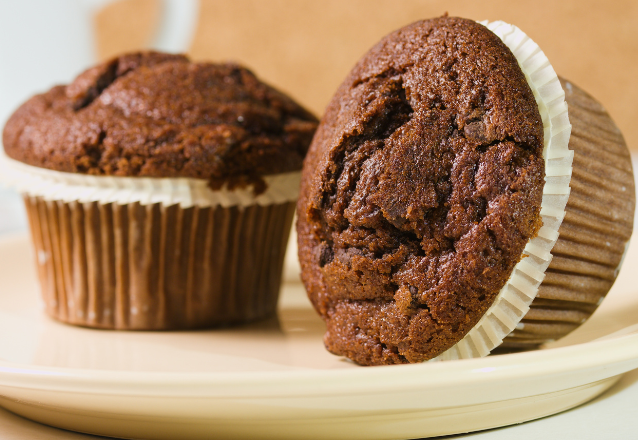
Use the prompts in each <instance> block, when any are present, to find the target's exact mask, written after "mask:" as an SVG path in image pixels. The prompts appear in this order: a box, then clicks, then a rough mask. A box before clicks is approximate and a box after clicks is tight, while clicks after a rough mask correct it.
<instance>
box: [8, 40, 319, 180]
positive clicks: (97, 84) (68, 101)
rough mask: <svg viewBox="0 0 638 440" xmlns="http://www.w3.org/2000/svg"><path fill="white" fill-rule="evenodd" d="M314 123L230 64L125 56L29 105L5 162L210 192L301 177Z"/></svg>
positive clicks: (13, 128)
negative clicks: (291, 174)
mask: <svg viewBox="0 0 638 440" xmlns="http://www.w3.org/2000/svg"><path fill="white" fill-rule="evenodd" d="M316 125H317V121H316V118H315V117H314V116H313V115H312V114H310V113H309V112H307V111H306V110H304V109H303V108H302V107H301V106H299V105H298V104H296V103H295V102H293V101H292V100H291V99H290V98H288V97H287V96H285V95H284V94H282V93H280V92H278V91H276V90H274V89H273V88H271V87H269V86H267V85H265V84H264V83H262V82H260V81H259V80H258V79H257V78H256V77H255V76H254V75H253V74H252V73H251V72H250V71H248V70H246V69H244V68H242V67H240V66H238V65H234V64H211V63H192V62H190V61H189V60H188V59H187V58H186V57H185V56H183V55H170V54H163V53H157V52H144V53H133V54H127V55H123V56H120V57H118V58H115V59H113V60H111V61H108V62H106V63H103V64H100V65H98V66H96V67H93V68H91V69H89V70H87V71H85V72H84V73H82V74H81V75H79V76H78V77H77V78H76V79H75V81H74V82H73V83H71V84H70V85H68V86H58V87H54V88H53V89H51V90H50V91H48V92H47V93H44V94H41V95H37V96H35V97H33V98H31V99H30V100H29V101H27V102H26V103H25V104H23V105H22V106H21V107H20V108H19V109H18V110H17V111H16V112H15V113H14V114H13V116H12V117H11V118H10V119H9V121H8V122H7V124H6V126H5V129H4V132H3V143H4V148H5V151H6V153H7V155H8V156H10V157H12V158H14V159H16V160H19V161H21V162H24V163H27V164H29V165H34V166H38V167H43V168H48V169H52V170H57V171H66V172H73V173H86V174H93V175H112V176H149V177H192V178H201V179H209V180H210V181H211V183H212V185H213V187H218V186H220V185H221V184H223V183H225V182H228V183H231V184H237V183H245V182H247V181H250V182H254V181H259V176H263V175H268V174H276V173H282V172H288V171H295V170H299V169H301V165H302V161H303V157H304V156H305V153H306V151H307V148H308V145H309V144H310V141H311V139H312V135H313V134H314V131H315V129H316Z"/></svg>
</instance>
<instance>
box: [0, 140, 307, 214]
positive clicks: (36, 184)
mask: <svg viewBox="0 0 638 440" xmlns="http://www.w3.org/2000/svg"><path fill="white" fill-rule="evenodd" d="M263 179H264V181H265V182H266V185H267V188H266V191H265V192H263V193H262V194H259V195H258V196H255V195H254V193H253V189H252V187H247V188H241V189H234V190H229V189H227V188H221V189H219V190H212V189H210V188H209V187H208V182H207V181H206V180H204V179H193V178H188V177H178V178H169V177H161V178H157V177H119V176H91V175H87V174H77V173H65V172H61V171H54V170H49V169H45V168H38V167H34V166H31V165H27V164H24V163H22V162H18V161H16V160H13V159H10V158H9V157H7V156H6V154H5V153H4V151H2V150H1V149H0V183H4V184H6V185H7V186H9V187H11V188H14V189H16V190H17V191H19V192H20V193H22V194H28V195H30V196H37V197H42V198H43V199H45V200H61V201H64V202H72V201H77V202H80V203H86V202H99V203H102V204H107V203H117V204H121V205H124V204H127V203H136V202H137V203H140V204H142V205H152V204H156V203H161V204H162V205H164V206H172V205H180V206H181V207H182V208H189V207H191V206H199V207H208V206H222V207H230V206H250V205H255V204H258V205H262V206H265V205H272V204H279V203H285V202H294V201H295V200H297V197H298V195H299V183H300V181H301V172H300V171H295V172H292V173H282V174H273V175H271V176H264V177H263Z"/></svg>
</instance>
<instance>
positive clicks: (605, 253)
mask: <svg viewBox="0 0 638 440" xmlns="http://www.w3.org/2000/svg"><path fill="white" fill-rule="evenodd" d="M561 85H562V86H563V89H564V90H565V100H566V102H567V105H568V107H569V119H570V122H571V124H572V133H571V137H570V139H569V148H570V149H571V150H574V162H573V174H572V179H571V184H570V186H571V193H570V196H569V201H568V203H567V207H566V215H565V219H564V220H563V223H562V225H561V227H560V230H559V234H560V235H559V238H558V241H557V242H556V245H555V246H554V249H553V250H552V254H553V255H554V257H553V259H552V262H551V264H550V265H549V268H548V269H547V272H546V276H545V279H544V280H543V282H542V284H541V285H540V288H539V290H538V296H537V297H536V298H535V299H534V301H533V302H532V304H531V307H530V310H529V312H528V313H527V314H526V315H525V317H524V318H523V320H522V321H521V323H520V324H519V326H518V328H517V329H516V330H514V331H513V332H512V333H510V334H509V335H508V336H507V337H506V338H505V340H504V342H503V344H502V346H501V347H499V348H500V349H501V350H503V349H504V350H507V349H532V348H536V347H538V346H539V345H540V344H542V343H545V342H549V341H552V340H555V339H558V338H561V337H563V336H565V335H566V334H567V333H569V332H571V331H572V330H574V329H575V328H577V327H578V326H579V325H580V324H581V323H583V322H584V321H585V320H586V319H587V318H589V316H591V314H592V313H593V312H594V311H595V310H596V308H597V307H598V305H599V304H600V302H601V301H602V300H603V298H604V297H605V295H607V292H609V289H610V288H611V286H612V285H613V284H614V281H615V280H616V276H617V275H618V271H619V269H620V267H619V265H620V264H621V260H622V257H623V255H624V252H625V249H626V245H627V243H628V241H629V238H630V237H631V233H632V229H633V222H634V210H635V206H636V195H635V187H634V177H633V170H632V165H631V156H630V154H629V151H628V149H627V145H626V144H625V140H624V139H623V136H622V133H621V132H620V130H619V129H618V127H616V124H614V122H613V120H612V119H611V118H610V117H609V115H608V114H607V112H606V111H605V109H604V108H603V107H602V106H601V105H600V104H599V103H598V102H597V101H596V100H594V99H593V98H592V97H591V96H589V95H588V94H587V93H585V92H584V91H583V90H581V89H580V88H578V87H576V86H575V85H573V84H571V83H569V82H568V81H566V80H564V79H561ZM521 324H522V325H521Z"/></svg>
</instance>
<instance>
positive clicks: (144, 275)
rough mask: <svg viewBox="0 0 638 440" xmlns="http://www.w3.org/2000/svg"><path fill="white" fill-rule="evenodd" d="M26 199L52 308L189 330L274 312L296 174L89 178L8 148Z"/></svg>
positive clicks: (5, 173)
mask: <svg viewBox="0 0 638 440" xmlns="http://www.w3.org/2000/svg"><path fill="white" fill-rule="evenodd" d="M0 178H1V179H2V181H3V182H4V183H7V184H9V185H10V186H12V187H14V188H16V189H18V190H19V191H20V192H22V193H23V194H24V200H25V203H26V206H27V213H28V217H29V222H30V225H31V233H32V237H33V242H34V245H35V250H36V260H37V265H38V274H39V278H40V284H41V287H42V293H43V298H44V301H45V306H46V311H47V313H48V314H49V315H51V316H53V317H54V318H56V319H58V320H60V321H64V322H67V323H71V324H76V325H82V326H87V327H98V328H114V329H139V330H160V329H186V328H203V327H216V326H223V325H229V324H235V323H241V322H248V321H252V320H256V319H259V318H263V317H266V316H268V315H271V314H273V313H274V312H275V309H276V306H277V299H278V293H279V287H280V282H281V275H282V268H283V260H284V254H285V251H286V244H287V241H288V236H289V233H290V227H291V223H292V217H293V214H294V205H295V201H296V199H297V195H298V191H299V189H298V188H299V179H300V173H299V172H293V173H284V174H277V175H271V176H264V181H265V182H266V190H265V191H264V192H263V193H261V194H258V195H255V194H254V192H253V189H252V187H248V188H239V189H232V190H231V189H227V188H222V189H219V190H212V189H210V188H209V187H208V185H207V182H206V180H203V179H191V178H148V177H113V176H89V175H83V174H74V173H65V172H58V171H53V170H47V169H43V168H38V167H33V166H29V165H26V164H23V163H20V162H17V161H15V160H12V159H9V158H7V157H6V156H5V155H4V154H0Z"/></svg>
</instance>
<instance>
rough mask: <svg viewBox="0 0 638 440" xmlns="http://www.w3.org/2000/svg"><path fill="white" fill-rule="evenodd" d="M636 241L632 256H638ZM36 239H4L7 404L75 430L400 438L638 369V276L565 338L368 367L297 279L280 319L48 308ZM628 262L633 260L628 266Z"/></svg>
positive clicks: (579, 397) (480, 421) (564, 403)
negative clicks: (162, 320) (143, 326)
mask: <svg viewBox="0 0 638 440" xmlns="http://www.w3.org/2000/svg"><path fill="white" fill-rule="evenodd" d="M637 262H638V249H636V248H634V249H631V250H630V252H629V255H628V257H627V261H626V263H625V264H626V266H625V267H632V266H633V267H636V263H637ZM31 263H32V259H31V256H30V246H29V244H28V241H27V239H26V237H24V236H20V237H14V238H11V239H4V240H2V241H0V405H1V406H3V407H5V408H7V409H9V410H11V411H13V412H15V413H17V414H20V415H23V416H24V417H27V418H30V419H33V420H36V421H39V422H42V423H46V424H49V425H53V426H57V427H62V428H66V429H70V430H76V431H82V432H88V433H94V434H101V435H108V436H114V437H123V438H142V439H175V438H180V439H211V438H259V439H299V438H318V439H319V438H321V439H327V438H335V439H337V438H338V439H355V438H362V439H390V438H415V437H427V436H434V435H443V434H453V433H460V432H468V431H473V430H479V429H486V428H491V427H496V426H503V425H507V424H512V423H516V422H522V421H525V420H530V419H534V418H538V417H542V416H545V415H549V414H553V413H556V412H559V411H562V410H565V409H567V408H571V407H573V406H576V405H578V404H581V403H583V402H586V401H588V400H590V399H592V398H593V397H595V396H596V395H598V394H600V393H601V392H603V391H604V390H606V389H607V388H609V387H610V386H611V385H613V384H614V383H615V382H616V381H617V379H618V378H619V375H620V374H622V373H624V372H626V371H629V370H631V369H633V368H637V367H638V324H637V322H638V296H637V295H632V293H633V292H634V290H633V289H634V286H635V281H634V280H635V278H634V279H633V280H632V279H631V276H633V274H627V276H626V277H625V278H622V277H623V276H624V274H621V279H620V281H619V284H618V286H616V287H615V289H616V291H615V292H612V294H610V297H609V298H608V300H607V301H605V303H604V304H603V306H601V309H600V310H599V312H597V313H596V314H595V316H594V318H592V319H591V320H590V321H589V322H588V323H587V324H586V325H585V326H583V327H582V328H581V329H579V330H578V331H577V332H575V333H573V334H572V335H570V336H569V337H568V338H566V339H565V340H563V341H561V342H560V343H559V344H555V347H554V348H551V349H545V350H541V351H537V352H532V353H522V354H514V355H511V354H510V355H502V356H490V357H487V358H484V359H470V360H462V361H450V362H438V363H425V364H420V365H400V366H389V367H372V368H362V367H357V366H355V365H353V364H352V363H350V362H347V361H344V360H342V359H340V358H337V357H335V356H332V355H330V354H329V353H327V352H326V351H325V350H324V349H323V344H322V341H321V337H322V334H323V330H324V327H323V323H322V322H321V320H320V319H319V318H317V316H316V315H315V313H314V312H313V311H312V309H311V308H310V305H309V304H308V302H307V300H306V299H305V295H304V292H303V289H302V287H301V286H300V285H299V284H297V283H294V282H288V283H287V285H286V286H285V288H284V293H283V298H282V304H281V310H280V313H279V319H278V320H275V319H272V320H270V321H267V322H262V323H257V324H252V325H249V326H245V327H237V328H234V329H223V330H217V331H200V332H171V333H149V332H111V331H99V330H88V329H81V328H74V327H70V326H66V325H63V324H59V323H56V322H53V321H51V320H49V319H48V318H46V317H45V316H43V314H42V311H41V307H40V303H39V298H38V292H37V285H36V280H35V273H34V270H33V267H32V264H31ZM626 272H630V271H626Z"/></svg>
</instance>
